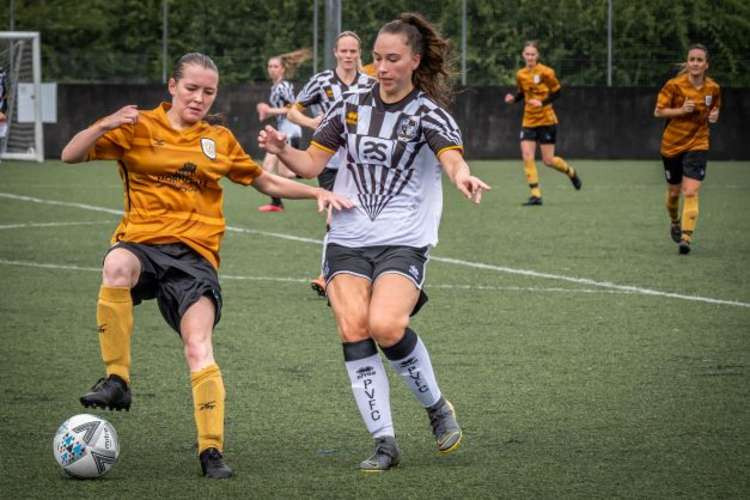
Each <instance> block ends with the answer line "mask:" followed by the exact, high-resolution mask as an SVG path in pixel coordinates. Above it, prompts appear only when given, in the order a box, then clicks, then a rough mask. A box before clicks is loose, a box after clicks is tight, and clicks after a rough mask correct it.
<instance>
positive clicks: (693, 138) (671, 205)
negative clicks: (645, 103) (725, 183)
mask: <svg viewBox="0 0 750 500" xmlns="http://www.w3.org/2000/svg"><path fill="white" fill-rule="evenodd" d="M708 58H709V56H708V49H707V48H706V47H704V46H703V45H701V44H694V45H691V46H690V48H689V49H688V54H687V61H686V62H685V63H682V69H681V70H680V73H679V74H678V75H677V76H676V77H675V78H672V79H671V80H669V81H668V82H667V83H666V84H665V85H664V87H662V89H661V91H660V92H659V97H658V98H657V100H656V109H654V116H655V117H657V118H666V119H667V123H666V126H665V127H664V132H663V134H662V138H661V150H660V152H661V157H662V162H663V163H664V175H665V176H666V179H667V194H666V205H667V212H668V213H669V218H670V220H671V225H670V235H671V237H672V240H674V242H675V243H677V244H678V246H679V252H680V253H681V254H683V255H685V254H688V253H690V243H691V241H692V239H693V231H695V224H696V221H697V220H698V191H699V190H700V187H701V184H702V182H703V179H704V178H705V177H706V164H707V156H708V147H709V138H708V136H709V127H708V124H709V123H716V122H717V121H718V120H719V106H720V104H721V93H720V88H719V85H718V84H717V83H716V82H715V81H713V80H712V79H711V78H709V77H708V76H706V71H707V70H708ZM680 193H682V196H683V203H682V217H680V215H679V207H680Z"/></svg>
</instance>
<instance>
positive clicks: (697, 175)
mask: <svg viewBox="0 0 750 500" xmlns="http://www.w3.org/2000/svg"><path fill="white" fill-rule="evenodd" d="M661 160H662V163H664V177H666V178H667V183H669V184H680V183H681V182H682V176H685V177H689V178H690V179H695V180H697V181H701V182H703V179H705V178H706V165H707V163H708V151H685V152H684V153H680V154H678V155H677V156H672V157H666V156H662V157H661Z"/></svg>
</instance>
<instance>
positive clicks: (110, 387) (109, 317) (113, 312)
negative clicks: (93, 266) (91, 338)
mask: <svg viewBox="0 0 750 500" xmlns="http://www.w3.org/2000/svg"><path fill="white" fill-rule="evenodd" d="M141 268H142V266H141V262H140V260H139V258H138V257H137V256H136V255H135V254H134V253H133V252H132V251H130V250H128V249H126V248H122V247H116V248H113V249H111V250H110V251H109V252H108V253H107V255H106V256H105V258H104V263H103V265H102V284H101V287H100V288H99V298H98V301H97V304H96V322H97V328H98V331H99V347H100V350H101V356H102V360H103V361H104V364H105V366H106V373H107V377H106V378H102V379H100V380H99V381H98V382H97V383H96V384H94V386H93V387H92V388H91V389H90V390H89V392H87V393H86V394H84V395H83V396H82V397H81V398H80V401H81V404H82V405H83V406H85V407H99V408H109V409H110V410H121V409H125V410H128V409H130V403H131V395H130V388H129V384H130V339H131V335H132V332H133V299H132V297H131V289H132V288H133V287H134V286H136V284H137V283H138V278H139V276H140V274H141Z"/></svg>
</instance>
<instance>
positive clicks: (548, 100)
mask: <svg viewBox="0 0 750 500" xmlns="http://www.w3.org/2000/svg"><path fill="white" fill-rule="evenodd" d="M558 97H560V89H558V90H556V91H555V92H550V94H549V95H548V96H547V98H546V99H545V100H543V101H542V106H546V105H547V104H552V101H555V100H557V98H558Z"/></svg>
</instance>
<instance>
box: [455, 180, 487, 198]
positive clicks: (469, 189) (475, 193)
mask: <svg viewBox="0 0 750 500" xmlns="http://www.w3.org/2000/svg"><path fill="white" fill-rule="evenodd" d="M456 187H457V188H458V190H459V191H461V192H462V193H463V194H464V196H466V197H467V198H468V199H470V200H471V201H473V202H474V203H476V204H479V202H480V201H482V193H483V192H485V191H489V190H491V189H492V188H491V187H490V186H489V185H488V184H485V183H484V181H482V179H480V178H479V177H474V176H473V175H466V174H464V175H461V174H459V175H458V176H457V177H456Z"/></svg>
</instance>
